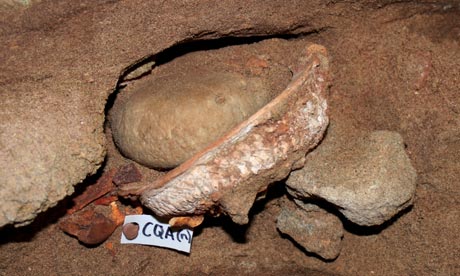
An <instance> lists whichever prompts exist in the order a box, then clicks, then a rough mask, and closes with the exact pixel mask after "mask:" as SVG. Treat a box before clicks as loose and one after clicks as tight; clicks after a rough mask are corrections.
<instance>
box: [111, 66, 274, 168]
mask: <svg viewBox="0 0 460 276" xmlns="http://www.w3.org/2000/svg"><path fill="white" fill-rule="evenodd" d="M270 100H271V96H270V89H269V88H268V87H266V86H265V85H264V83H263V82H262V80H260V79H256V78H250V79H247V78H244V77H243V76H242V75H240V74H236V73H228V72H208V71H194V72H190V73H188V74H187V75H181V74H178V75H177V74H175V75H167V76H164V77H161V78H158V79H153V80H152V81H151V82H149V83H147V84H146V85H144V86H142V87H141V88H139V89H138V90H137V91H135V92H134V93H133V95H132V96H131V97H130V98H129V99H128V100H127V101H126V103H125V104H124V106H122V107H121V109H120V110H119V111H118V112H115V114H114V118H113V122H112V131H113V137H114V140H115V143H116V144H117V146H118V147H119V149H120V150H121V151H122V152H123V154H124V155H126V156H127V157H128V158H131V159H132V160H134V161H136V162H138V163H140V164H143V165H145V166H148V167H152V168H172V167H176V166H178V165H179V164H181V163H182V162H184V161H185V160H187V159H188V158H189V157H191V156H192V155H193V154H195V153H196V152H198V151H199V150H201V149H203V148H205V147H206V146H207V145H209V144H210V143H212V142H213V141H215V140H216V139H218V138H219V137H220V136H222V135H223V134H225V133H226V132H227V131H229V130H230V129H231V128H233V127H234V126H236V125H237V124H238V123H240V122H242V121H244V120H245V119H246V118H248V117H249V116H250V115H252V114H253V113H255V112H256V111H257V110H258V109H260V108H261V107H262V106H264V105H265V104H266V103H268V102H269V101H270Z"/></svg>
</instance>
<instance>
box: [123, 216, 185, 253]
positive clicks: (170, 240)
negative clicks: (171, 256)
mask: <svg viewBox="0 0 460 276" xmlns="http://www.w3.org/2000/svg"><path fill="white" fill-rule="evenodd" d="M130 223H131V224H137V225H138V226H139V227H138V232H137V235H136V234H135V235H134V238H132V237H131V239H128V238H127V237H126V236H125V234H124V233H122V234H121V243H134V244H145V245H154V246H160V247H166V248H171V249H175V250H178V251H182V252H187V253H190V247H191V245H192V238H193V231H192V230H190V229H177V230H176V229H174V230H172V229H171V228H170V226H169V224H166V223H161V222H159V221H157V220H156V219H155V218H154V217H152V216H150V215H131V216H126V217H125V222H124V223H123V226H125V225H127V224H130Z"/></svg>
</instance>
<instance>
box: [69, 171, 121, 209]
mask: <svg viewBox="0 0 460 276" xmlns="http://www.w3.org/2000/svg"><path fill="white" fill-rule="evenodd" d="M115 173H116V169H111V170H109V171H107V172H104V173H103V174H102V176H101V177H100V178H99V179H98V180H97V182H96V183H94V184H92V185H89V186H88V187H86V189H85V191H83V193H81V194H80V195H78V196H76V197H74V198H73V199H72V202H73V204H74V205H73V207H72V208H71V209H69V210H68V211H67V213H68V214H73V213H75V212H76V211H78V210H81V209H83V208H84V207H85V206H86V205H88V204H90V203H91V202H93V201H95V200H96V199H98V198H100V197H102V196H103V195H105V194H107V193H108V192H110V191H112V190H113V189H114V186H113V183H112V179H113V176H114V175H115Z"/></svg>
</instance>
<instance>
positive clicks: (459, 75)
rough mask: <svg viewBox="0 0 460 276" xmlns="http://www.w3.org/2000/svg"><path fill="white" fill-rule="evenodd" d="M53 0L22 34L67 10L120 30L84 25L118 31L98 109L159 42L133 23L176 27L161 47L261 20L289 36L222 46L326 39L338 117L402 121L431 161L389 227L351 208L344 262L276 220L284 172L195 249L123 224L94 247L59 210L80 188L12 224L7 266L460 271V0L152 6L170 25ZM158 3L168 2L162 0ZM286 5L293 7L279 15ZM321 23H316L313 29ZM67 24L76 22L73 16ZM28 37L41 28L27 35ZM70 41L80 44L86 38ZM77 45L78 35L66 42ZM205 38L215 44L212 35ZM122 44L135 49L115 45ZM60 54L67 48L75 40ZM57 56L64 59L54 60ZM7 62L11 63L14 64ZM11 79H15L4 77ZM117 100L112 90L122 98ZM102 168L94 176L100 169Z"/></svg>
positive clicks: (26, 271)
mask: <svg viewBox="0 0 460 276" xmlns="http://www.w3.org/2000/svg"><path fill="white" fill-rule="evenodd" d="M51 2H52V3H55V4H50V2H47V1H42V2H40V3H39V4H37V8H36V9H30V10H28V11H27V12H28V13H30V14H29V18H30V21H29V23H28V25H27V26H28V28H29V29H28V30H29V32H31V35H29V36H26V37H24V36H22V37H21V39H24V41H26V43H30V44H32V43H35V41H36V39H38V37H40V35H43V34H44V33H45V34H46V32H56V26H58V25H59V24H60V22H71V23H66V24H67V25H66V26H71V27H72V28H76V29H78V28H79V26H90V25H91V26H92V24H96V25H97V24H100V25H98V26H99V27H101V25H104V24H107V25H110V26H111V28H112V30H115V31H113V32H112V33H110V35H109V34H107V36H98V37H97V39H96V41H95V38H94V36H92V35H87V34H85V33H81V37H79V39H78V40H75V41H73V42H69V43H70V44H72V43H73V44H78V43H83V44H84V43H85V41H86V42H88V43H89V42H91V43H95V44H97V43H99V45H97V46H95V45H94V44H92V45H91V47H90V46H88V47H89V48H88V49H91V51H95V50H94V49H96V48H97V49H100V48H101V47H103V46H106V45H110V44H111V43H112V45H113V47H105V48H104V50H105V51H106V52H105V55H104V56H103V57H105V58H106V59H105V60H104V58H101V56H99V58H98V59H97V61H99V62H101V64H102V63H103V64H104V66H105V67H103V68H97V64H94V70H93V71H92V72H96V71H98V70H99V73H98V74H96V75H94V76H92V77H96V78H97V77H100V78H101V79H102V80H103V81H101V82H99V81H96V85H95V87H93V88H94V90H93V91H99V92H100V94H98V95H97V96H95V99H96V100H95V101H96V103H95V104H90V105H89V107H88V110H93V111H95V110H96V111H97V107H99V108H101V107H102V108H103V105H102V103H105V99H106V97H107V95H108V94H109V93H110V91H109V89H108V88H109V87H111V86H114V85H115V84H116V82H117V80H118V75H117V74H116V72H117V70H114V69H113V67H110V64H112V66H114V67H116V68H117V69H118V68H121V69H122V68H124V67H126V66H128V65H129V64H131V63H133V62H134V61H135V60H137V59H139V58H141V57H142V56H144V55H140V53H142V52H143V51H140V50H139V48H145V47H146V45H145V44H142V45H140V41H136V40H134V41H133V42H132V43H128V44H123V45H122V44H120V43H118V42H114V41H117V39H118V38H117V37H122V36H129V34H130V32H143V33H144V34H145V35H146V36H149V32H151V33H155V34H157V35H159V36H160V37H161V32H165V33H166V32H168V33H169V34H171V33H173V34H175V35H172V37H173V38H171V36H169V38H170V39H169V40H168V39H165V40H163V42H162V43H160V42H159V41H158V40H157V41H156V42H157V44H155V45H151V44H149V45H151V46H149V48H150V50H148V51H147V50H145V51H144V53H145V55H147V54H155V53H158V52H159V51H161V50H163V49H166V48H167V47H169V46H170V45H171V43H174V42H175V41H176V40H175V39H177V38H181V37H182V38H188V40H193V39H194V37H203V36H205V37H208V38H218V37H221V36H228V35H232V36H244V37H251V36H253V35H254V34H258V35H262V34H265V35H271V34H274V35H280V37H279V38H278V39H274V40H260V41H255V40H253V39H252V38H245V39H230V40H229V39H226V40H221V42H220V43H217V44H216V43H215V41H214V42H209V43H210V44H211V45H213V47H211V48H216V49H214V50H215V51H219V49H220V48H222V49H224V48H225V47H232V48H226V50H222V52H225V53H226V54H225V56H224V55H222V59H225V60H235V59H236V60H238V59H239V58H240V59H241V55H240V54H239V52H241V51H243V52H244V51H246V50H245V49H248V47H250V46H254V47H256V48H257V50H254V51H256V52H257V54H259V53H261V54H263V53H265V54H266V55H269V56H272V60H279V59H281V60H284V61H285V62H286V63H287V64H289V63H290V61H292V60H295V58H296V57H297V56H298V54H299V51H300V49H302V47H303V45H306V44H307V43H312V42H315V43H319V44H322V45H324V46H325V47H326V48H327V49H328V51H329V54H330V56H331V70H332V75H333V80H332V86H331V88H330V91H329V98H328V103H329V111H330V119H331V120H332V121H334V122H335V123H337V124H349V125H353V126H354V127H357V128H360V129H364V130H392V131H397V132H399V133H400V134H401V135H402V136H403V139H404V142H405V144H406V146H407V148H406V150H407V152H408V154H409V156H410V158H411V162H412V164H413V165H414V167H415V168H416V170H417V174H418V178H417V191H416V200H415V203H414V206H413V207H412V208H410V209H409V210H406V211H405V212H403V213H402V214H401V215H399V216H398V217H397V218H396V219H394V220H392V221H391V222H389V223H387V224H385V225H383V226H382V227H378V228H363V227H357V226H355V225H353V224H351V223H349V222H346V221H343V223H344V225H345V230H346V232H345V236H344V239H343V248H342V252H341V254H340V256H339V257H338V258H337V259H336V260H334V261H331V262H325V261H323V260H321V259H319V258H318V257H316V256H313V255H310V254H308V253H306V252H304V251H302V250H300V249H299V247H297V246H296V245H295V244H293V243H292V242H291V240H289V239H287V238H286V237H284V236H281V235H280V234H279V232H278V231H277V230H276V217H277V215H278V213H279V205H278V203H279V201H280V198H281V197H282V196H283V194H284V193H285V190H284V188H283V183H278V184H277V185H275V186H273V187H272V188H271V189H270V190H269V193H268V196H267V198H266V199H265V200H263V201H261V202H259V203H258V204H257V205H256V206H254V207H253V210H252V211H253V212H252V213H253V214H252V218H251V222H250V224H249V225H248V226H244V227H242V226H237V225H235V224H233V223H231V221H230V220H229V219H228V218H225V217H224V218H215V219H210V218H208V219H207V220H206V221H205V223H204V225H202V226H201V227H200V228H198V229H197V230H196V231H195V238H194V240H193V245H192V253H191V254H190V255H186V254H180V253H177V252H175V251H172V250H167V249H160V248H153V247H147V246H134V245H121V244H120V243H119V239H120V235H121V229H117V230H116V231H115V233H114V234H113V235H112V236H111V237H110V238H109V240H108V241H106V242H105V243H103V244H102V245H100V246H97V247H91V248H88V247H85V246H83V245H81V244H80V243H79V242H78V241H77V240H76V239H74V238H72V237H70V236H68V235H66V234H64V233H63V232H61V231H60V230H59V228H58V227H57V224H56V222H57V221H58V220H59V219H60V218H61V217H62V216H63V215H64V214H65V209H66V203H67V200H64V201H63V202H62V203H60V204H58V205H57V206H56V207H54V208H52V209H50V210H48V211H47V212H45V213H43V214H41V215H39V216H38V218H37V219H36V221H35V222H34V223H33V224H31V225H29V226H26V227H23V228H19V229H15V228H12V227H6V228H4V229H2V230H1V231H0V235H1V241H0V275H139V274H143V275H247V274H251V275H458V274H460V265H459V262H458V259H459V258H460V242H459V241H460V234H459V231H458V229H460V209H459V208H458V206H459V203H460V202H459V198H460V190H459V184H460V183H459V180H458V175H460V162H459V160H460V100H459V98H458V93H459V91H460V89H459V88H460V85H459V80H460V71H459V69H458V68H460V45H459V43H460V7H459V3H458V2H455V1H451V2H449V1H444V2H439V3H437V2H424V3H416V2H413V3H412V2H410V1H408V2H403V1H397V2H391V1H369V2H353V1H349V2H346V3H342V2H339V1H331V2H328V3H329V4H327V5H326V4H324V5H320V4H318V3H311V5H312V6H311V11H315V12H317V13H318V18H315V17H314V16H312V14H311V13H307V14H303V12H305V11H304V9H305V7H302V9H301V8H298V7H296V6H295V5H294V4H292V6H290V7H287V6H286V5H283V4H282V3H283V1H279V5H275V4H273V3H272V4H270V5H268V6H266V5H264V3H263V2H264V1H260V2H258V1H252V2H248V4H245V6H242V7H241V10H240V11H239V12H238V14H237V17H238V18H240V19H241V20H243V21H244V20H245V18H252V17H257V14H258V13H260V14H267V16H266V17H264V18H265V19H264V20H259V21H257V20H255V21H256V22H258V23H257V24H256V23H254V21H251V20H249V19H248V20H249V21H248V22H251V24H253V25H251V27H248V28H246V29H245V28H244V24H242V25H240V24H235V23H232V22H230V21H228V20H225V18H228V17H231V16H233V15H232V14H229V12H230V11H231V10H232V9H234V8H235V7H234V6H232V5H230V4H228V3H227V2H226V1H223V4H222V6H220V7H219V8H215V7H210V8H209V9H208V10H207V9H206V8H205V6H206V5H203V6H199V5H198V6H195V5H191V6H189V7H181V5H179V4H178V3H176V2H174V1H171V2H169V3H168V4H165V5H163V6H161V7H162V8H163V9H158V10H157V12H156V13H153V12H152V15H155V16H158V17H159V18H160V19H159V20H158V21H157V24H160V23H163V24H166V23H167V24H169V25H168V27H167V28H166V27H163V28H162V31H161V32H155V31H152V28H154V26H151V25H143V24H139V25H137V26H136V28H131V29H128V30H127V29H126V28H125V27H123V24H121V23H117V24H119V26H118V27H119V28H118V30H119V32H117V31H116V30H117V26H115V27H114V26H113V25H117V24H115V23H113V22H112V23H111V22H110V20H108V19H107V18H108V17H106V19H107V20H108V21H99V20H97V19H98V18H94V17H93V18H94V21H93V22H86V21H82V18H87V15H85V13H93V15H95V16H96V15H98V14H109V13H110V12H111V11H112V9H115V8H116V9H122V11H123V14H125V15H128V16H127V17H125V18H133V20H134V21H135V20H136V19H135V18H136V17H137V15H138V14H137V12H138V11H139V10H138V9H134V8H133V7H135V5H143V3H144V1H139V3H134V2H135V1H120V2H123V3H118V2H117V1H104V4H100V5H96V6H94V5H92V4H90V2H86V3H85V1H80V2H79V1H75V3H76V4H74V5H75V6H73V7H70V8H64V7H62V6H59V4H58V2H53V1H51ZM152 2H155V1H152ZM72 3H74V2H72ZM98 3H102V1H101V2H98ZM127 3H130V4H129V5H128V4H127ZM82 4H86V6H84V5H82ZM39 5H48V6H39ZM152 5H154V4H152ZM155 5H159V4H158V3H156V2H155ZM299 5H300V4H299ZM40 7H47V8H49V9H44V8H40ZM146 9H147V8H146ZM50 11H51V12H50ZM117 11H118V10H117ZM173 11H174V12H173ZM217 11H220V13H218V12H217ZM275 11H278V12H279V15H280V16H275V15H273V14H272V13H274V12H275ZM208 12H210V13H211V14H213V15H214V14H215V15H216V16H215V17H216V18H220V19H221V21H219V20H217V21H213V22H219V23H216V24H215V25H212V26H211V25H210V26H209V27H208V28H206V23H205V22H204V21H203V20H202V19H203V18H205V17H206V16H205V15H206V14H208ZM270 12H272V13H270ZM171 14H175V16H176V17H174V19H176V21H168V20H167V19H168V16H169V18H171ZM13 15H14V13H11V14H10V17H4V18H10V19H11V18H14V17H13ZM85 16H86V17H85ZM162 16H163V17H162ZM43 18H45V19H46V20H44V19H43ZM180 18H182V19H180ZM280 18H282V19H280ZM111 19H112V20H115V18H111ZM40 20H41V21H40ZM200 20H201V21H200ZM202 21H203V22H202ZM17 22H18V21H15V20H13V19H11V20H10V21H8V20H4V21H2V24H3V25H2V28H1V34H2V35H6V36H8V37H9V38H10V40H8V42H11V41H13V39H12V38H14V37H15V36H18V34H19V33H21V32H23V28H24V25H21V24H19V23H17ZM43 22H47V23H46V24H44V23H43ZM234 22H236V21H234ZM34 24H36V25H34ZM111 24H112V25H111ZM219 24H220V25H219ZM248 24H249V23H248ZM157 26H160V25H157ZM162 26H165V25H162ZM222 26H226V27H225V28H224V27H222ZM276 26H281V27H279V28H278V27H276ZM99 27H98V28H99ZM94 28H96V27H94ZM83 29H84V28H83V27H82V30H83ZM37 30H41V31H40V32H38V31H37ZM215 30H221V31H215ZM222 30H225V31H222ZM312 30H315V32H313V33H311V31H312ZM57 31H59V32H60V31H62V32H64V30H63V29H60V28H57ZM187 32H189V33H188V34H184V33H187ZM164 37H165V38H166V37H168V36H166V35H165V36H164ZM28 38H29V39H30V41H27V39H28ZM265 38H267V39H268V38H269V37H265ZM147 41H148V39H147ZM150 42H152V41H150ZM176 42H177V41H176ZM251 43H256V44H255V45H251ZM70 44H69V45H67V46H66V47H69V49H72V48H71V47H70ZM205 44H206V43H205ZM235 44H237V45H235ZM8 45H9V46H8V47H6V48H2V49H6V50H5V51H11V52H3V54H4V55H7V54H8V53H9V54H10V55H19V53H15V52H14V45H12V44H8ZM184 45H186V44H184ZM120 47H122V51H120ZM184 48H187V47H184ZM205 48H206V47H205ZM78 49H80V48H78ZM238 49H240V50H238ZM65 50H66V48H65V47H58V48H56V49H55V51H65ZM84 50H85V48H84V47H83V48H81V51H83V52H84ZM202 50H206V51H209V50H211V49H209V47H208V49H202ZM120 52H126V53H128V54H126V55H122V56H121V57H117V58H115V57H113V55H115V54H119V53H120ZM129 53H136V54H129ZM80 54H81V53H79V52H68V54H67V55H68V57H69V59H72V60H74V62H76V64H77V65H78V66H76V67H75V68H74V71H73V72H72V74H63V75H62V76H60V80H61V78H62V80H63V81H65V80H67V81H68V82H67V84H69V83H70V84H71V83H72V82H73V81H74V80H75V79H79V78H85V70H86V69H88V68H87V67H85V66H82V65H81V63H79V62H81V61H78V56H79V55H80ZM56 55H57V54H56ZM60 55H61V56H65V55H64V53H61V54H60ZM139 55H140V56H139ZM103 61H104V62H103ZM10 62H12V64H13V65H14V64H15V63H14V62H17V65H18V66H19V65H24V66H25V67H23V68H22V69H21V70H26V71H27V72H29V71H30V72H32V71H33V70H34V68H36V66H37V65H39V66H41V65H43V66H45V65H46V64H47V60H46V57H43V59H42V60H36V61H35V62H36V64H34V66H32V65H31V64H28V63H26V62H25V61H22V59H16V61H15V60H14V59H11V60H10ZM85 62H90V60H87V61H85ZM119 64H124V65H123V66H121V65H119ZM203 64H204V65H205V66H211V67H212V64H207V63H206V58H204V59H203ZM242 64H245V63H244V62H242ZM117 66H118V67H117ZM45 68H48V69H46V70H49V71H53V70H54V71H53V72H56V73H57V72H59V70H58V69H56V68H55V67H52V66H50V67H46V66H45ZM96 69H98V70H96ZM21 70H19V69H17V70H16V71H14V70H13V71H11V74H12V75H13V76H16V77H17V76H18V74H19V73H18V72H20V71H21ZM44 70H45V69H44ZM46 70H45V71H46ZM92 72H91V73H92ZM118 72H119V71H118ZM67 73H68V72H67ZM2 74H3V75H5V72H4V73H2ZM15 74H16V75H15ZM152 74H154V72H153V73H152ZM2 80H4V79H2ZM34 81H36V82H39V83H40V84H41V85H43V80H40V79H35V80H30V82H31V83H33V82H34ZM2 85H8V83H5V82H2ZM30 85H31V84H30ZM70 86H71V85H70ZM26 87H27V86H26ZM106 90H107V91H106ZM19 91H21V90H19ZM121 93H122V92H121ZM109 106H112V104H111V103H109ZM96 121H97V120H96ZM105 134H106V137H107V139H106V140H107V144H108V145H107V147H108V156H107V158H106V162H105V165H104V167H103V168H102V169H101V170H108V169H110V168H113V167H115V166H118V165H120V164H124V163H125V162H127V160H126V159H124V158H123V157H122V156H121V155H120V154H119V153H118V151H117V150H116V149H115V147H114V146H113V143H112V141H111V136H110V129H109V126H107V127H106V133H105ZM153 175H156V174H153ZM92 180H93V179H88V180H87V183H91V181H92ZM83 185H85V183H83ZM2 204H3V203H2ZM111 245H112V246H113V248H112V247H111Z"/></svg>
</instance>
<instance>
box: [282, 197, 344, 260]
mask: <svg viewBox="0 0 460 276" xmlns="http://www.w3.org/2000/svg"><path fill="white" fill-rule="evenodd" d="M307 210H308V211H307ZM276 227H277V228H278V230H279V231H280V232H282V233H284V234H286V235H288V236H290V237H291V238H292V239H293V240H295V241H296V242H297V243H298V244H299V245H300V246H302V247H303V248H305V250H306V251H308V252H311V253H315V254H317V255H319V256H321V257H322V258H324V259H326V260H333V259H335V258H337V256H338V255H339V254H340V251H341V249H342V237H343V226H342V222H341V221H340V220H339V219H338V218H337V217H336V216H334V215H333V214H330V213H328V212H326V211H324V210H323V209H321V208H319V207H318V206H316V205H312V204H306V205H305V206H304V207H303V208H301V207H299V206H295V205H294V203H292V202H290V201H288V200H285V201H283V206H282V210H281V213H280V214H279V216H278V219H277V223H276Z"/></svg>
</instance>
